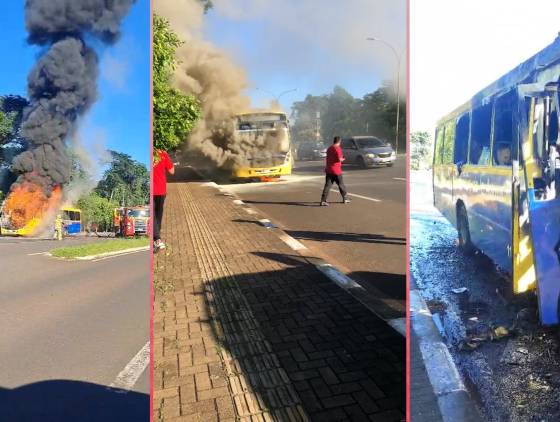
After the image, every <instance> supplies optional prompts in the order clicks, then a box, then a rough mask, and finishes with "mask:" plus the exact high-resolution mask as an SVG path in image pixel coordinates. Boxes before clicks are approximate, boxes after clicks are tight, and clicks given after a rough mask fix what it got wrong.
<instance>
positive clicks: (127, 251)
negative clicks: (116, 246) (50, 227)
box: [46, 246, 150, 261]
mask: <svg viewBox="0 0 560 422" xmlns="http://www.w3.org/2000/svg"><path fill="white" fill-rule="evenodd" d="M149 250H150V247H149V246H140V247H138V248H128V249H121V250H119V251H112V252H103V253H100V254H97V255H86V256H77V257H76V258H58V257H53V258H58V259H62V260H65V261H93V260H95V259H103V258H109V257H113V256H119V255H128V254H131V253H134V252H140V251H149ZM46 255H48V256H52V254H51V253H50V252H48V253H47V254H46Z"/></svg>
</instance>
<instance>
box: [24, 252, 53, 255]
mask: <svg viewBox="0 0 560 422" xmlns="http://www.w3.org/2000/svg"><path fill="white" fill-rule="evenodd" d="M48 253H49V252H48V251H47V252H35V253H28V254H27V256H35V255H47V254H48Z"/></svg>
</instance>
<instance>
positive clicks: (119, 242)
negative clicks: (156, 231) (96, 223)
mask: <svg viewBox="0 0 560 422" xmlns="http://www.w3.org/2000/svg"><path fill="white" fill-rule="evenodd" d="M148 245H149V239H148V238H147V237H139V238H134V239H106V240H101V241H99V242H95V243H88V244H85V245H78V246H67V247H62V248H56V249H53V250H52V251H51V252H50V253H51V255H52V256H55V257H57V258H81V257H84V256H91V255H99V254H102V253H106V252H117V251H123V250H125V249H131V248H141V247H143V246H148Z"/></svg>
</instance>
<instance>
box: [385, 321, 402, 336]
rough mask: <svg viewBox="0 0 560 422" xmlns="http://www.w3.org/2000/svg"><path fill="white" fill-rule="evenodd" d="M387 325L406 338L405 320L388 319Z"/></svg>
mask: <svg viewBox="0 0 560 422" xmlns="http://www.w3.org/2000/svg"><path fill="white" fill-rule="evenodd" d="M387 323H388V324H389V325H390V326H391V327H393V328H394V329H395V330H397V332H398V333H399V334H400V335H401V336H403V337H406V318H395V319H389V320H387Z"/></svg>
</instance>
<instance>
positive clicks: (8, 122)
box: [0, 111, 16, 143]
mask: <svg viewBox="0 0 560 422" xmlns="http://www.w3.org/2000/svg"><path fill="white" fill-rule="evenodd" d="M15 117H16V113H14V112H11V113H4V112H2V111H0V143H3V142H5V141H6V140H7V139H8V138H9V137H10V136H11V135H12V134H13V130H14V120H15Z"/></svg>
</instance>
